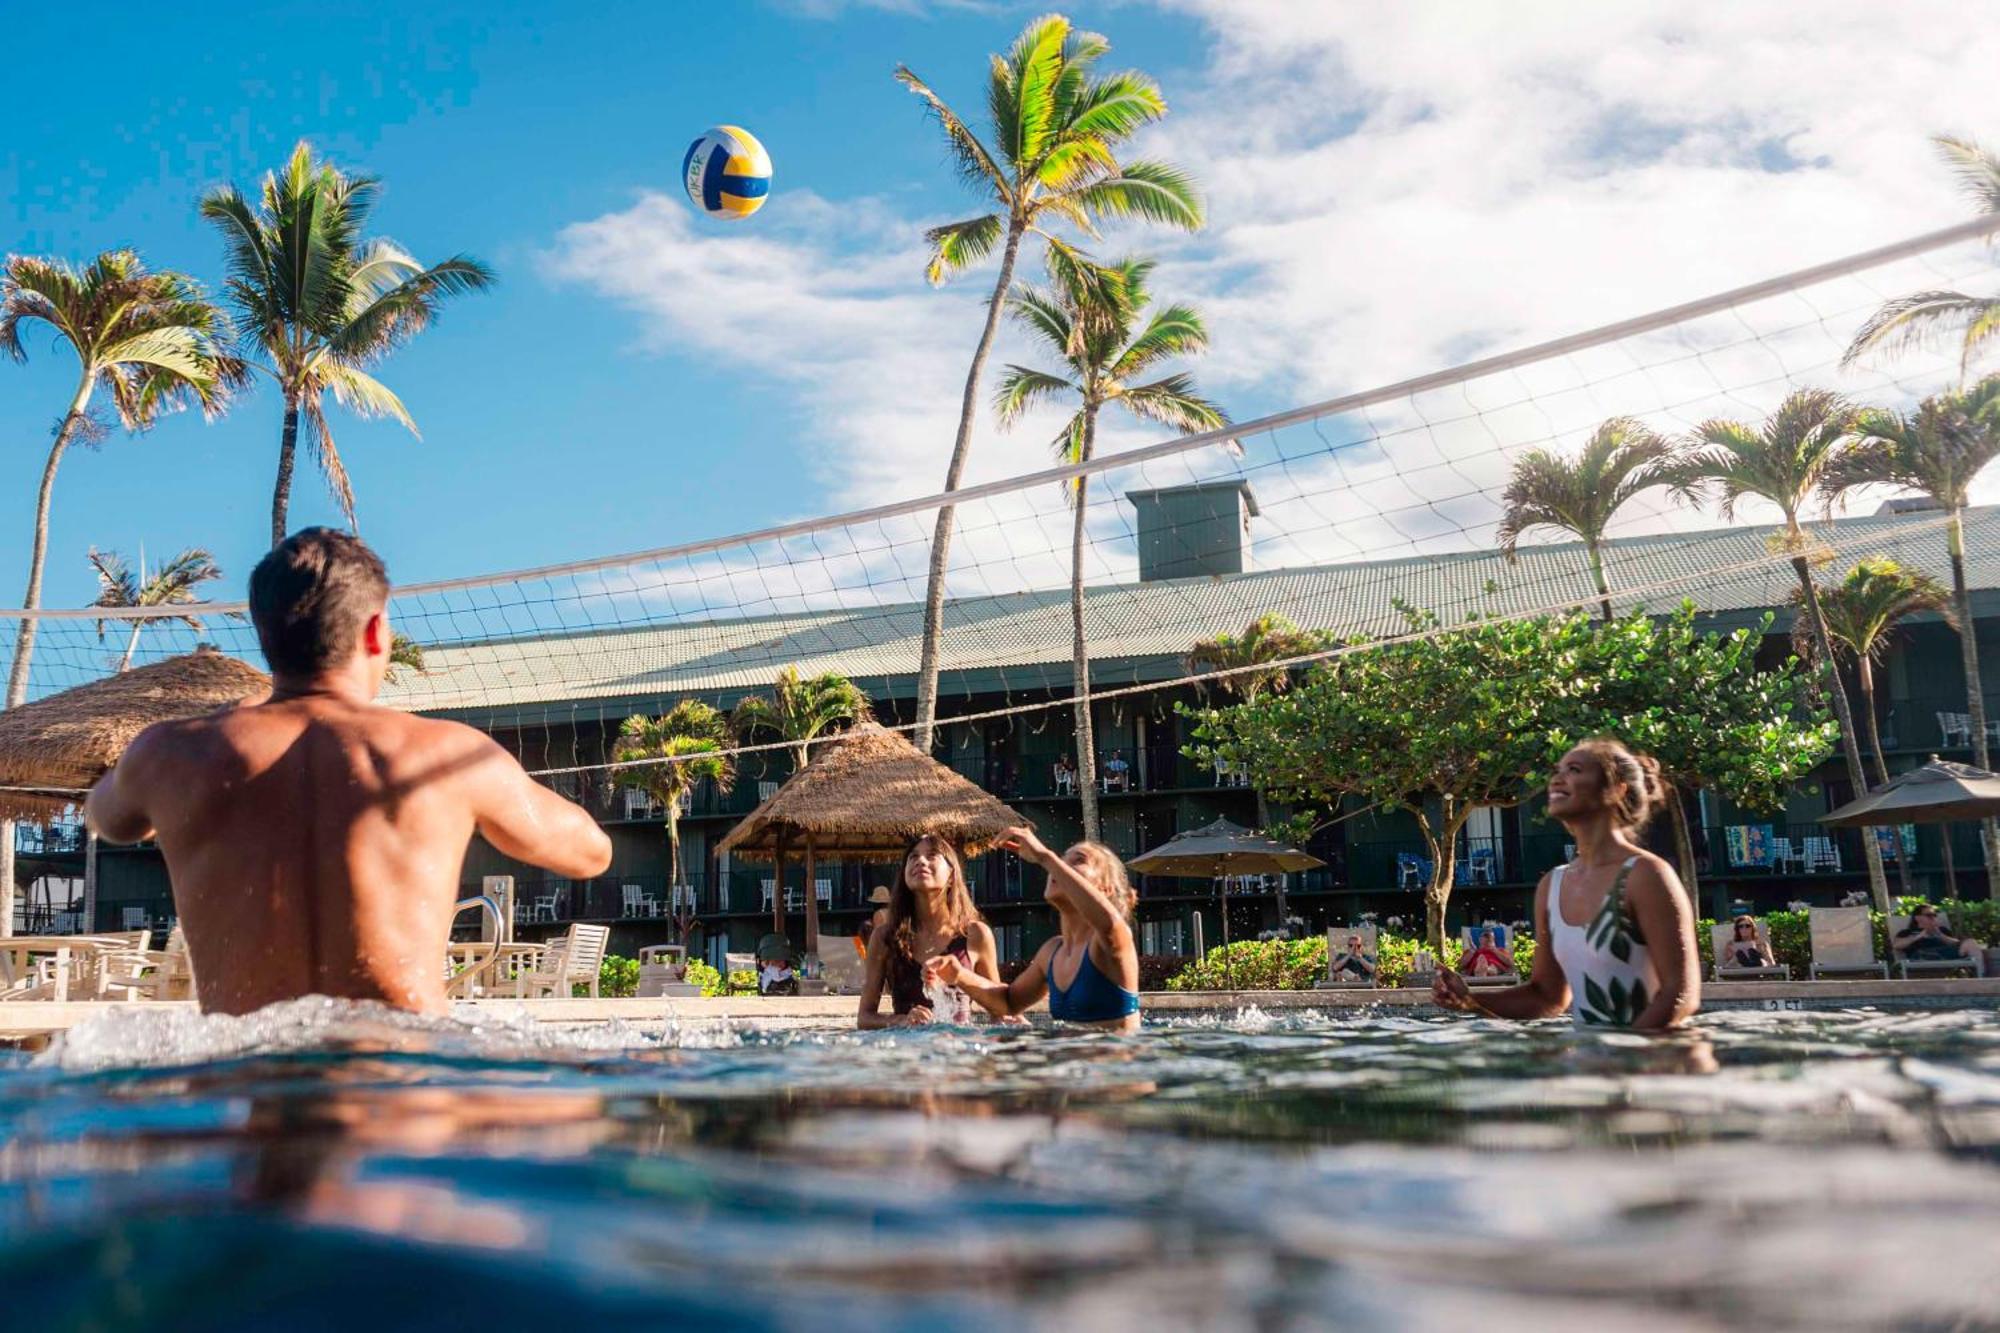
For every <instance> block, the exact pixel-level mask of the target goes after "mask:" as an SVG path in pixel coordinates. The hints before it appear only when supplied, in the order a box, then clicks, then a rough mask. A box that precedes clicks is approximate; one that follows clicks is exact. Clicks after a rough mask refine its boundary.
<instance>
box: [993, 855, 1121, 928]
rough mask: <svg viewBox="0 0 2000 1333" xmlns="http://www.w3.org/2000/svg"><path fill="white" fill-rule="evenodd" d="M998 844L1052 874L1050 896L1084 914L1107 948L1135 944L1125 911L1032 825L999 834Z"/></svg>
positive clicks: (1050, 876) (1079, 914)
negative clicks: (1054, 849)
mask: <svg viewBox="0 0 2000 1333" xmlns="http://www.w3.org/2000/svg"><path fill="white" fill-rule="evenodd" d="M997 845H998V846H999V847H1000V848H1001V850H1003V851H1009V852H1013V853H1014V854H1015V855H1016V856H1018V857H1020V858H1021V859H1022V860H1023V861H1032V862H1033V863H1034V864H1036V865H1038V866H1040V867H1041V868H1042V869H1043V870H1044V871H1046V872H1047V873H1048V877H1049V887H1048V890H1047V893H1046V897H1047V898H1048V900H1049V901H1050V902H1052V903H1057V904H1060V905H1067V906H1068V907H1069V908H1070V909H1071V910H1072V911H1074V912H1075V913H1076V914H1077V915H1078V916H1080V917H1082V918H1083V921H1084V924H1085V925H1087V926H1089V927H1090V930H1091V933H1092V934H1094V935H1096V936H1097V938H1098V939H1099V940H1100V941H1102V942H1103V943H1104V945H1105V947H1106V948H1108V949H1110V950H1112V951H1113V952H1114V953H1116V952H1120V951H1122V950H1126V949H1130V948H1131V947H1132V927H1131V925H1130V924H1129V923H1127V922H1126V920H1125V916H1124V914H1123V913H1122V912H1120V911H1119V910H1118V909H1117V907H1115V906H1114V905H1113V904H1112V902H1111V900H1110V899H1109V898H1107V897H1105V896H1104V894H1103V893H1102V892H1100V891H1099V890H1098V887H1097V886H1096V885H1095V884H1092V883H1091V882H1090V881H1089V880H1088V879H1086V878H1085V877H1084V876H1083V875H1082V874H1080V873H1079V872H1078V871H1077V869H1076V867H1075V866H1073V865H1071V864H1070V863H1069V862H1067V861H1065V860H1063V859H1062V857H1060V856H1058V855H1057V854H1056V853H1055V852H1053V851H1051V850H1050V849H1049V848H1048V846H1047V845H1045V844H1044V843H1043V842H1042V840H1041V839H1040V838H1038V837H1036V836H1035V832H1034V830H1033V829H1029V828H1012V829H1008V830H1007V831H1006V832H1005V833H1003V834H1001V835H1000V841H999V843H998V844H997Z"/></svg>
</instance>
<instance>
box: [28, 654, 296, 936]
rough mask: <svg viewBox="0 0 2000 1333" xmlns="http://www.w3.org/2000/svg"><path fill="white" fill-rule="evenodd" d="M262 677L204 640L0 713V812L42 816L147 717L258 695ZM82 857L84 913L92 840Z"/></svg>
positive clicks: (118, 751)
mask: <svg viewBox="0 0 2000 1333" xmlns="http://www.w3.org/2000/svg"><path fill="white" fill-rule="evenodd" d="M270 688H271V681H270V678H269V677H268V676H266V675H265V674H264V673H263V672H261V671H259V670H257V668H255V667H253V666H251V665H249V664H248V663H246V662H239V661H237V660H236V659H235V658H233V657H227V656H225V655H223V654H222V653H219V652H217V651H215V650H214V649H213V648H198V649H196V650H195V651H194V652H192V653H188V654H185V655H183V656H181V657H170V658H168V659H167V660H166V661H164V662H155V663H153V664H152V665H151V666H143V667H137V668H135V669H133V670H131V671H121V672H119V673H118V674H117V675H115V676H106V677H105V678H104V679H102V680H94V681H92V682H90V684H88V685H79V686H77V687H76V688H75V689H71V690H64V691H62V692H61V693H60V694H51V695H48V696H47V697H46V698H41V699H37V700H35V701H34V702H33V703H25V704H22V705H21V706H20V707H18V708H9V709H7V710H6V711H5V712H0V819H18V820H28V821H32V822H35V823H41V824H46V823H49V822H50V821H52V820H54V819H55V818H57V817H58V816H59V815H61V814H62V813H63V811H65V810H67V809H69V808H70V807H72V806H75V805H77V804H79V803H81V801H82V797H81V795H79V794H78V793H80V792H81V791H83V789H85V788H87V787H89V786H90V785H91V784H92V783H94V782H96V781H97V780H98V779H99V778H100V777H102V776H104V774H105V773H106V772H107V771H108V770H109V769H110V768H111V766H112V765H113V764H115V763H117V762H118V758H119V756H120V755H122V754H124V753H125V747H126V746H128V745H130V744H131V743H132V741H133V738H134V737H136V736H137V735H138V734H139V733H140V732H142V731H144V730H145V729H146V728H147V727H150V726H152V725H153V724H154V723H155V722H172V721H177V720H179V719H181V718H187V717H200V716H201V715H203V714H205V713H213V712H216V711H217V710H219V709H223V708H228V707H231V706H232V705H235V704H239V703H242V702H243V701H244V700H246V699H250V698H253V697H256V696H259V695H262V694H264V693H265V692H267V691H268V690H269V689H270ZM91 843H92V845H91V846H89V847H88V848H87V849H86V857H85V861H84V911H85V913H86V918H85V919H86V920H91V919H92V917H91V915H90V914H93V913H94V912H95V910H96V874H95V870H96V865H95V862H96V857H95V855H94V853H95V850H96V848H95V845H94V844H95V839H92V840H91Z"/></svg>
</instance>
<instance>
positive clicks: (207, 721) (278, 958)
mask: <svg viewBox="0 0 2000 1333" xmlns="http://www.w3.org/2000/svg"><path fill="white" fill-rule="evenodd" d="M388 592H389V576H388V572H387V571H386V570H385V569H384V568H383V566H382V561H381V560H380V559H379V558H377V556H376V555H375V553H374V552H373V551H371V550H369V549H368V548H367V547H366V546H364V545H363V544H362V543H361V540H360V538H358V537H353V536H350V535H348V534H347V533H344V532H337V531H334V530H333V529H330V528H308V529H306V530H305V531H303V532H300V533H297V534H295V535H293V536H292V537H290V538H288V539H287V540H286V541H285V542H284V544H283V545H281V546H279V547H278V548H277V549H276V550H274V551H272V552H271V553H270V554H269V555H267V556H265V557H264V559H263V560H262V561H261V562H260V563H259V564H258V566H257V568H256V571H255V572H254V573H252V574H251V576H250V618H251V620H252V621H253V622H254V623H255V624H256V627H257V641H258V642H259V644H261V645H262V647H263V649H264V658H265V660H266V661H267V662H269V663H270V667H271V694H270V697H269V698H268V699H262V700H256V701H251V702H248V703H245V704H243V705H241V706H238V707H236V708H233V709H229V710H226V711H224V712H221V713H216V714H213V715H211V716H208V717H202V718H193V719H189V720H187V721H182V722H166V723H162V724H160V725H158V726H154V727H149V728H147V729H146V730H145V731H144V732H141V733H140V735H139V737H138V738H137V739H136V740H134V741H133V742H132V744H131V746H130V747H129V748H128V749H127V750H126V751H125V755H124V757H123V758H122V759H120V760H119V761H118V766H117V767H116V768H114V769H112V770H111V772H110V773H108V774H106V775H105V776H104V777H103V778H102V779H100V780H99V782H98V783H97V785H96V787H94V788H93V789H92V790H91V793H90V799H89V802H88V804H87V806H86V808H85V815H86V817H87V818H88V820H89V823H90V827H91V828H92V830H94V831H95V832H96V833H97V834H98V836H100V837H102V838H104V839H105V840H107V841H109V842H120V843H129V842H138V841H140V840H142V839H145V838H156V839H157V840H158V841H159V844H160V850H161V852H163V853H164V854H165V856H166V861H167V873H168V875H169V876H170V877H171V878H172V880H173V887H174V903H175V906H176V907H177V908H178V909H179V912H180V917H181V921H182V922H183V924H184V925H185V926H186V929H187V940H188V950H189V953H190V956H191V958H192V961H193V963H194V971H195V978H196V983H197V985H198V986H199V988H200V995H201V1007H202V1008H203V1009H204V1010H207V1011H209V1012H219V1013H229V1014H241V1013H248V1012H249V1011H251V1010H253V1009H258V1008H261V1007H263V1006H264V1005H267V1004H271V1003H273V1002H274V1001H277V1000H288V999H292V998H294V997H296V996H300V995H312V994H318V995H334V996H341V997H345V998H348V999H356V1000H380V1001H382V1002H383V1003H386V1004H392V1005H395V1006H397V1007H399V1008H403V1009H414V1010H417V1011H419V1012H423V1013H442V1012H443V1011H444V1009H445V996H444V952H445V945H446V941H447V940H448V938H449V936H450V932H451V919H452V904H453V902H454V901H455V900H456V899H457V898H458V878H459V872H460V870H461V868H462V867H463V865H464V861H465V851H466V847H467V845H468V844H469V843H470V842H471V840H472V835H473V834H474V833H475V832H477V833H479V834H481V835H483V836H484V837H485V838H486V840H487V841H488V842H490V843H492V844H493V845H494V846H495V847H496V848H498V849H499V850H500V851H501V852H503V853H505V854H506V855H508V856H511V857H514V858H515V859H517V860H521V861H526V862H529V863H531V864H534V865H538V866H542V867H544V868H545V869H547V870H549V871H551V872H553V873H555V874H557V875H562V876H565V877H569V878H589V877H590V876H593V875H599V874H602V873H604V871H605V869H606V868H607V867H608V866H609V865H610V864H611V841H610V839H609V838H607V837H606V836H605V834H604V830H603V829H601V828H599V827H598V826H597V823H596V821H594V820H593V819H592V818H591V817H590V815H589V814H588V813H586V812H585V811H584V810H583V808H582V807H581V806H577V805H574V804H572V803H571V802H569V801H566V800H564V799H563V798H562V797H560V796H558V795H556V794H555V793H554V792H552V791H550V790H549V789H548V788H546V787H543V786H541V785H540V784H539V783H537V782H535V781H534V780H533V779H531V778H530V777H529V776H528V775H527V774H526V773H524V772H523V771H522V769H521V766H520V764H518V763H516V762H515V761H514V758H513V756H512V755H509V754H508V753H507V752H506V751H505V750H503V749H501V748H500V746H499V745H498V744H496V743H495V742H494V741H493V739H492V738H491V737H489V736H487V735H485V734H483V733H481V732H478V731H474V730H473V729H472V728H470V727H467V726H464V725H461V724H460V723H457V722H444V721H438V720H434V719H430V718H420V717H412V716H411V715H409V714H408V713H400V712H397V711H395V710H394V709H389V708H379V707H377V706H376V705H375V704H374V702H373V700H374V697H375V692H376V690H378V689H379V688H380V687H381V684H382V676H383V673H384V672H385V671H386V670H387V669H388V665H389V641H390V635H389V619H388V610H387V603H388Z"/></svg>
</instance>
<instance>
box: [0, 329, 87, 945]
mask: <svg viewBox="0 0 2000 1333" xmlns="http://www.w3.org/2000/svg"><path fill="white" fill-rule="evenodd" d="M94 380H95V375H94V374H93V372H92V370H91V368H90V367H89V366H85V367H84V370H83V379H82V382H81V383H79V384H78V385H77V386H76V396H75V397H74V398H72V399H70V404H69V411H68V412H66V413H64V414H63V419H62V424H61V425H60V426H58V427H56V439H55V443H54V444H53V445H51V446H49V461H48V462H47V463H45V464H43V465H42V489H41V491H40V492H39V493H38V494H37V496H36V498H35V541H34V548H33V552H32V554H31V555H30V556H29V557H28V591H27V594H26V595H25V596H24V597H22V599H21V608H22V609H23V610H26V611H33V610H36V609H38V608H39V607H40V606H41V604H42V569H43V567H44V566H45V565H46V564H47V563H48V555H49V506H50V503H51V502H52V501H53V500H54V498H55V491H56V468H57V467H58V466H59V465H60V464H61V463H62V456H63V451H64V450H65V449H67V448H69V442H70V439H71V437H72V436H74V435H75V434H76V428H77V426H78V425H79V424H80V423H81V422H82V421H83V412H84V409H85V408H86V407H88V406H89V405H90V390H91V385H92V384H93V382H94ZM35 627H36V622H35V620H34V619H33V617H30V616H23V617H21V624H20V628H19V629H17V630H16V631H15V634H14V661H13V663H12V665H11V666H10V667H9V668H8V671H7V707H9V708H18V707H20V706H21V704H22V703H24V702H26V700H27V698H28V663H29V659H30V658H31V657H32V656H33V655H34V651H35ZM13 933H14V821H13V820H11V819H7V820H0V938H4V937H5V936H8V935H12V934H13Z"/></svg>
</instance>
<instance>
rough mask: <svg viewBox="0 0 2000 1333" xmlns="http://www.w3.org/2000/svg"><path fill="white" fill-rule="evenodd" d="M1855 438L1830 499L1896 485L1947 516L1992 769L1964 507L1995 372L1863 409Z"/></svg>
mask: <svg viewBox="0 0 2000 1333" xmlns="http://www.w3.org/2000/svg"><path fill="white" fill-rule="evenodd" d="M1855 435H1856V437H1857V438H1856V442H1855V444H1854V446H1853V448H1851V449H1849V450H1847V451H1846V452H1845V453H1844V454H1842V455H1841V457H1840V459H1839V461H1838V462H1837V463H1836V464H1835V465H1834V466H1833V467H1832V468H1830V469H1829V470H1828V472H1827V475H1826V477H1825V479H1824V481H1823V482H1822V483H1821V489H1822V491H1823V492H1824V493H1825V495H1826V497H1827V501H1828V503H1829V504H1834V503H1839V502H1840V501H1842V500H1844V499H1845V498H1846V496H1847V494H1848V492H1850V491H1853V490H1855V489H1857V488H1859V487H1862V486H1895V487H1899V488H1901V489H1903V490H1909V491H1915V492H1917V493H1918V494H1920V495H1923V496H1926V497H1928V498H1929V499H1930V501H1931V502H1932V503H1933V504H1935V505H1937V507H1938V508H1940V509H1942V510H1943V511H1944V513H1945V543H1946V546H1947V548H1948V549H1949V551H1950V554H1951V589H1952V603H1953V605H1954V607H1955V608H1956V610H1957V624H1958V646H1959V653H1960V655H1961V658H1962V659H1963V662H1964V665H1965V711H1966V713H1967V714H1968V715H1969V716H1970V718H1971V731H1972V757H1973V762H1974V763H1976V764H1978V765H1979V767H1981V768H1987V767H1990V759H1989V754H1988V746H1987V742H1986V695H1985V688H1984V686H1983V684H1982V683H1981V680H1980V675H1979V643H1978V640H1977V638H1976V637H1975V635H1974V633H1973V624H1974V621H1973V619H1972V592H1971V589H1969V588H1968V587H1967V586H1966V581H1965V507H1966V505H1967V504H1968V503H1969V502H1970V500H1971V495H1972V483H1973V481H1974V479H1975V478H1977V477H1978V476H1979V474H1980V473H1981V472H1983V471H1985V469H1986V466H1987V465H1988V464H1989V463H1991V462H1992V461H1993V460H1994V459H1995V458H1996V457H2000V375H1990V376H1988V377H1987V378H1985V379H1984V380H1981V381H1980V382H1979V383H1977V384H1975V385H1973V386H1972V387H1971V388H1969V389H1963V390H1959V391H1957V392H1953V393H1943V394H1938V395H1935V396H1934V397H1931V398H1926V399H1925V400H1924V401H1923V402H1922V403H1920V404H1918V406H1917V410H1916V411H1914V412H1910V413H1898V412H1891V411H1887V410H1879V409H1877V410H1868V411H1864V412H1862V413H1861V415H1860V417H1859V419H1858V420H1857V422H1856V424H1855ZM1980 836H1981V840H1982V841H1983V842H1984V843H1985V846H1986V874H1987V883H1988V886H1989V890H1990V891H1991V892H1992V893H1993V894H1995V895H1996V896H2000V825H1996V823H1995V822H1994V821H1993V820H1990V819H1988V820H1983V821H1981V829H1980Z"/></svg>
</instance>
